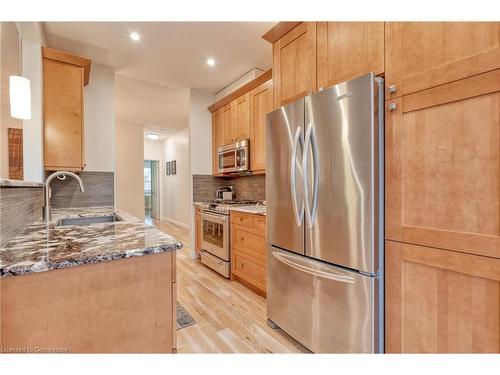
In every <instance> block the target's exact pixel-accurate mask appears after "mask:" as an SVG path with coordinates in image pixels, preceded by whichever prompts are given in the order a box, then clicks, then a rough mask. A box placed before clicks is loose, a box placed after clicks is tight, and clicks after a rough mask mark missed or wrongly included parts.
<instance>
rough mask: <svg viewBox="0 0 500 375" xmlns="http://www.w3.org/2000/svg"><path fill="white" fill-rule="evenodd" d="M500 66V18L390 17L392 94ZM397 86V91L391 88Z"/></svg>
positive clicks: (388, 47)
mask: <svg viewBox="0 0 500 375" xmlns="http://www.w3.org/2000/svg"><path fill="white" fill-rule="evenodd" d="M497 68H500V23H499V22H387V23H386V25H385V71H386V73H385V77H386V82H385V86H386V98H387V99H389V98H394V97H398V96H401V95H406V94H409V93H413V92H416V91H420V90H424V89H426V88H429V87H434V86H437V85H441V84H444V83H448V82H452V81H456V80H459V79H462V78H466V77H470V76H473V75H476V74H479V73H484V72H487V71H490V70H494V69H497ZM391 86H394V88H395V92H393V93H389V88H390V87H391Z"/></svg>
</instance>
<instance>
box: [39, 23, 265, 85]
mask: <svg viewBox="0 0 500 375" xmlns="http://www.w3.org/2000/svg"><path fill="white" fill-rule="evenodd" d="M274 24H275V23H273V22H45V23H44V29H45V33H46V37H47V44H48V46H49V47H53V48H57V49H61V50H65V51H68V52H73V53H77V54H80V55H83V56H85V57H88V58H90V59H92V60H93V62H95V63H97V64H99V65H104V66H108V67H111V68H113V69H115V71H116V72H117V73H118V74H121V75H125V76H129V77H133V78H138V79H141V80H145V81H149V82H153V83H156V84H160V85H164V86H170V87H183V88H200V89H204V90H207V91H210V92H212V93H216V92H217V91H219V90H221V89H222V88H224V87H225V86H227V85H228V84H229V83H231V82H232V81H234V80H235V79H236V78H238V77H239V76H241V75H243V74H244V73H246V72H248V71H249V70H251V69H252V68H260V69H264V70H265V69H268V68H270V67H271V63H272V47H271V44H270V43H268V42H266V41H265V40H264V39H262V35H263V34H264V33H265V32H266V31H267V30H269V29H270V28H271V27H272V26H273V25H274ZM132 31H135V32H137V33H139V35H140V36H141V40H140V41H139V42H134V41H132V40H131V39H130V37H129V34H130V32H132ZM209 57H212V58H214V59H215V61H216V66H215V67H212V68H211V67H209V66H208V65H207V64H206V60H207V58H209Z"/></svg>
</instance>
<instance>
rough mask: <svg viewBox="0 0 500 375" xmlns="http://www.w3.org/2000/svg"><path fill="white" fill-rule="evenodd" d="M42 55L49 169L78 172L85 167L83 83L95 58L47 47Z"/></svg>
mask: <svg viewBox="0 0 500 375" xmlns="http://www.w3.org/2000/svg"><path fill="white" fill-rule="evenodd" d="M42 57H43V137H44V145H43V146H44V147H43V149H44V165H45V170H48V171H53V170H61V169H64V170H70V171H76V172H78V171H81V170H82V169H83V168H84V167H85V155H84V151H85V147H84V132H83V86H85V85H86V84H88V82H89V77H90V65H91V61H90V60H89V59H87V58H84V57H81V56H76V55H72V54H69V53H67V52H64V51H59V50H56V49H52V48H47V47H42Z"/></svg>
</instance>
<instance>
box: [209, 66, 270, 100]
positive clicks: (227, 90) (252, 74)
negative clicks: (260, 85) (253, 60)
mask: <svg viewBox="0 0 500 375" xmlns="http://www.w3.org/2000/svg"><path fill="white" fill-rule="evenodd" d="M262 73H264V70H261V69H257V68H254V69H252V70H250V71H249V72H248V73H245V74H244V75H242V76H241V77H240V78H238V79H237V80H236V81H234V82H232V83H230V84H229V85H227V86H226V87H224V88H223V89H222V90H220V91H219V92H217V93H216V94H215V100H214V102H216V101H217V100H219V99H222V98H223V97H225V96H227V95H229V94H231V93H232V92H233V91H236V90H238V89H239V88H240V87H241V86H243V85H245V84H247V83H248V82H250V81H252V80H254V79H255V78H257V77H258V76H260V75H261V74H262ZM211 104H213V103H211Z"/></svg>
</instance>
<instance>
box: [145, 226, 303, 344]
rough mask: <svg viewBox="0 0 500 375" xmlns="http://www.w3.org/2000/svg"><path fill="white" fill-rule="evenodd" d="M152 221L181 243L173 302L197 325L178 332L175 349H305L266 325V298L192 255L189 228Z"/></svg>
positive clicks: (282, 333) (281, 332)
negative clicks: (176, 302) (206, 265)
mask: <svg viewBox="0 0 500 375" xmlns="http://www.w3.org/2000/svg"><path fill="white" fill-rule="evenodd" d="M153 225H155V226H156V227H157V228H158V229H160V230H162V231H163V232H165V233H167V234H169V235H171V236H173V237H175V238H176V239H178V240H180V241H181V242H182V243H183V244H184V248H183V249H182V250H180V251H178V252H177V300H178V301H179V303H180V304H181V305H182V306H184V308H185V309H186V310H187V311H188V312H189V314H190V315H191V316H192V317H193V318H194V319H195V320H196V324H194V325H192V326H189V327H186V328H183V329H180V330H179V331H177V352H178V353H307V352H308V350H307V349H306V348H304V347H303V346H302V345H300V344H299V343H298V342H296V341H295V340H293V339H292V338H291V337H290V336H288V335H287V334H286V333H284V332H283V331H281V330H279V329H278V330H273V329H271V328H270V327H268V325H267V318H266V301H265V299H264V298H262V297H260V296H258V295H257V294H255V293H253V292H252V291H250V290H249V289H247V288H246V287H244V286H243V285H241V284H240V283H238V282H236V281H229V280H227V279H225V278H223V277H222V276H220V275H219V274H217V273H215V272H213V271H212V270H210V269H209V268H207V267H205V266H203V265H202V264H201V263H200V262H199V260H197V259H192V258H191V254H190V252H191V251H190V249H189V231H188V230H187V229H184V228H180V227H178V226H175V225H172V224H170V223H166V222H159V221H157V220H153Z"/></svg>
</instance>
